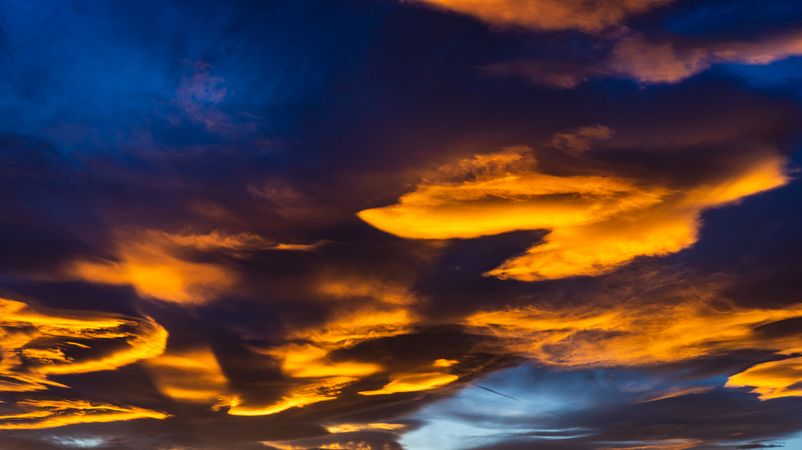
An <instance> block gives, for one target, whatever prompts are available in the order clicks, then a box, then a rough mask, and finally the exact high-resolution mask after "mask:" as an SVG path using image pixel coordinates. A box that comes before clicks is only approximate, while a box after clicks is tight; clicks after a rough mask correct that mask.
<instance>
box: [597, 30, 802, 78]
mask: <svg viewBox="0 0 802 450" xmlns="http://www.w3.org/2000/svg"><path fill="white" fill-rule="evenodd" d="M799 55H802V33H799V32H794V33H785V34H777V35H773V36H768V37H764V38H760V39H757V40H744V41H720V42H711V43H698V44H697V43H693V42H690V43H687V44H686V43H683V42H673V41H670V40H663V41H660V40H649V39H645V38H643V37H641V36H631V37H627V38H625V39H623V40H621V41H620V42H618V43H617V44H616V45H615V48H614V50H613V52H612V56H611V58H610V60H609V61H608V62H607V63H606V64H605V66H606V68H605V69H602V70H601V71H602V72H604V71H609V72H610V73H613V74H618V75H623V76H627V77H631V78H634V79H636V80H638V81H641V82H643V83H676V82H678V81H681V80H683V79H685V78H688V77H690V76H693V75H695V74H697V73H699V72H702V71H704V70H706V69H708V68H710V67H711V66H713V65H715V64H721V63H737V64H769V63H772V62H775V61H779V60H781V59H785V58H789V57H791V56H799Z"/></svg>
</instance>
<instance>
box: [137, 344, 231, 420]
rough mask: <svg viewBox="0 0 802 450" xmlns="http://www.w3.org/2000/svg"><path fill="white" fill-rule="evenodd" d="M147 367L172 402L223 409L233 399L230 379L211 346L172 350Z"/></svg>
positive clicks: (150, 361)
mask: <svg viewBox="0 0 802 450" xmlns="http://www.w3.org/2000/svg"><path fill="white" fill-rule="evenodd" d="M144 364H145V366H146V367H147V368H148V370H149V372H150V374H151V377H152V379H153V381H154V383H155V384H156V387H157V388H158V389H159V391H160V392H161V393H162V394H163V395H165V396H166V397H169V398H171V399H174V400H177V401H180V402H187V403H200V404H208V405H212V406H213V407H220V406H222V405H224V404H226V403H227V401H228V400H229V399H230V398H231V394H230V393H229V392H230V391H229V386H228V379H227V378H226V376H225V375H224V374H223V371H222V369H221V368H220V364H219V363H218V361H217V358H216V357H215V355H214V353H212V351H211V350H210V349H209V348H208V347H196V348H190V349H187V350H182V351H171V352H168V353H164V354H162V355H159V356H157V357H155V358H151V359H149V360H147V361H145V363H144Z"/></svg>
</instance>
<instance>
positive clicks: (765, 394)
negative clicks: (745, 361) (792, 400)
mask: <svg viewBox="0 0 802 450" xmlns="http://www.w3.org/2000/svg"><path fill="white" fill-rule="evenodd" d="M727 386H728V387H751V388H752V392H754V393H756V394H758V395H759V396H760V399H761V400H769V399H772V398H780V397H802V357H796V358H788V359H783V360H781V361H770V362H765V363H762V364H758V365H755V366H752V367H750V368H748V369H746V370H745V371H743V372H741V373H738V374H735V375H733V376H731V377H730V378H729V379H728V380H727Z"/></svg>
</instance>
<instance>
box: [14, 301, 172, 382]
mask: <svg viewBox="0 0 802 450" xmlns="http://www.w3.org/2000/svg"><path fill="white" fill-rule="evenodd" d="M76 339H77V340H82V341H83V343H77V342H73V341H74V340H76ZM100 342H103V343H104V347H106V346H111V349H110V350H104V351H103V352H100V351H95V350H94V349H93V348H92V345H94V343H100ZM166 343H167V330H165V329H164V327H162V326H161V325H159V324H158V323H156V322H155V321H154V320H153V319H150V318H144V319H143V318H133V317H123V316H119V317H117V316H100V315H97V314H92V315H90V314H85V316H84V317H79V316H77V315H74V314H73V313H70V314H69V315H68V314H66V313H56V312H54V311H47V310H44V309H36V308H32V307H30V306H29V305H27V304H25V303H23V302H19V301H16V300H9V299H0V357H1V358H2V359H1V360H0V376H1V377H2V378H3V381H2V382H0V391H18V392H25V391H38V390H44V389H47V387H48V386H60V387H65V386H64V385H63V384H61V383H57V382H54V381H52V380H50V379H49V378H48V377H49V376H52V375H67V374H78V373H87V372H98V371H104V370H115V369H117V368H119V367H122V366H125V365H128V364H132V363H134V362H137V361H140V360H143V359H148V358H152V357H155V356H158V355H160V354H161V353H163V352H164V348H165V345H166Z"/></svg>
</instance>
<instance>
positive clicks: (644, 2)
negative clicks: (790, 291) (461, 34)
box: [417, 0, 671, 32]
mask: <svg viewBox="0 0 802 450" xmlns="http://www.w3.org/2000/svg"><path fill="white" fill-rule="evenodd" d="M417 1H418V2H419V3H424V4H428V5H431V6H434V7H437V8H441V9H444V10H447V11H453V12H456V13H460V14H466V15H470V16H473V17H476V18H478V19H480V20H482V21H484V22H487V23H489V24H491V25H494V26H498V27H523V28H531V29H534V30H544V31H551V30H569V29H573V30H580V31H585V32H598V31H602V30H604V29H606V28H609V27H611V26H614V25H618V24H620V23H622V22H623V21H624V20H625V19H626V18H627V17H629V16H633V15H636V14H640V13H644V12H646V11H648V10H650V9H653V8H656V7H659V6H662V5H665V4H668V3H670V2H671V0H606V1H605V0H592V1H587V0H494V1H485V0H417Z"/></svg>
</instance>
